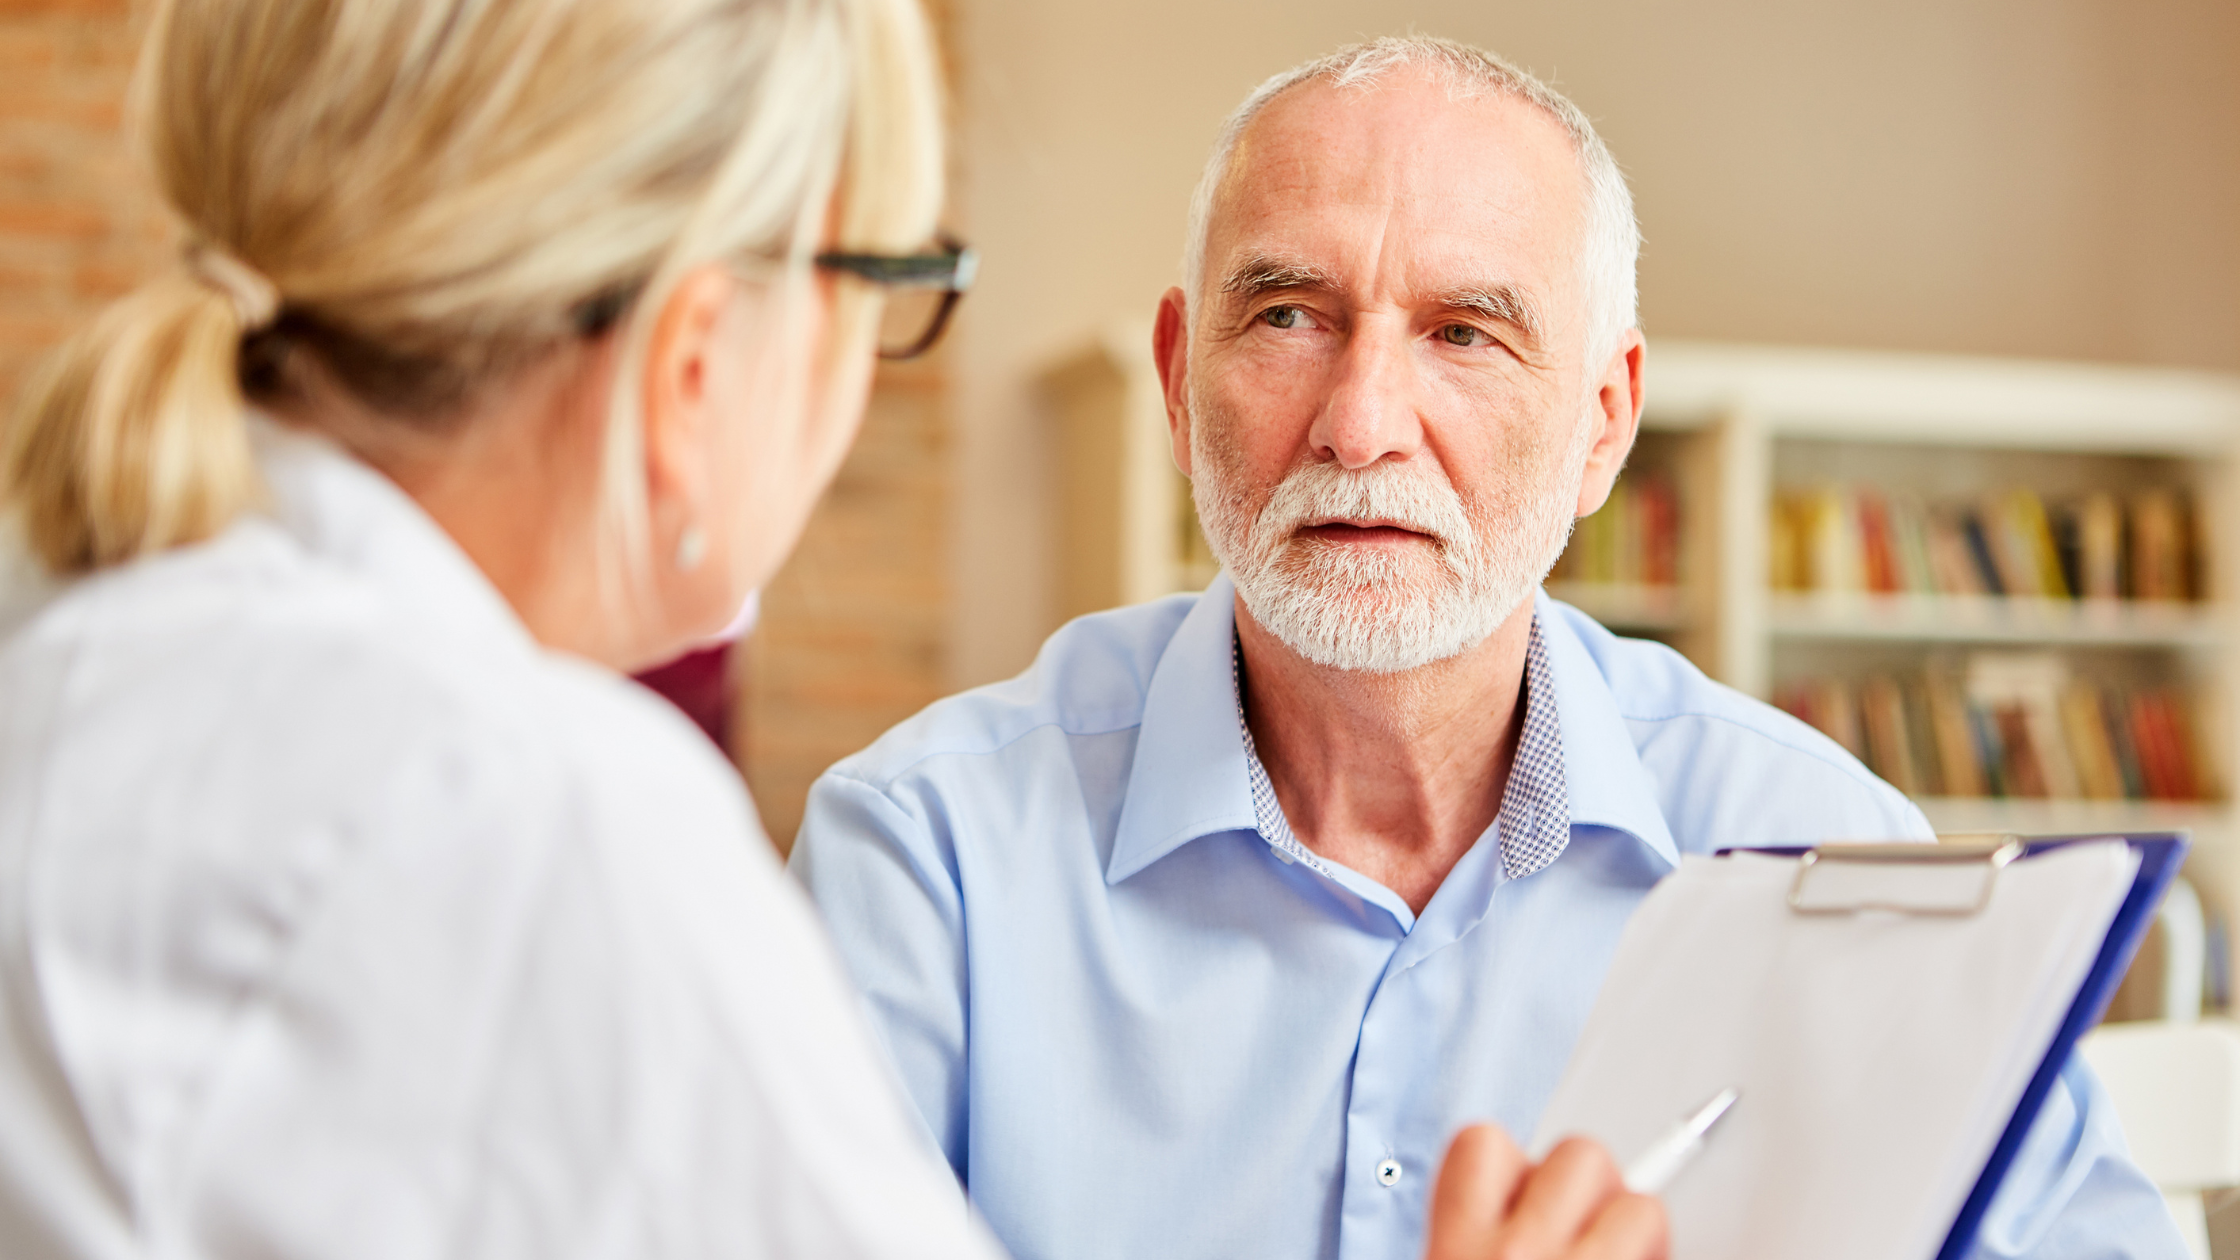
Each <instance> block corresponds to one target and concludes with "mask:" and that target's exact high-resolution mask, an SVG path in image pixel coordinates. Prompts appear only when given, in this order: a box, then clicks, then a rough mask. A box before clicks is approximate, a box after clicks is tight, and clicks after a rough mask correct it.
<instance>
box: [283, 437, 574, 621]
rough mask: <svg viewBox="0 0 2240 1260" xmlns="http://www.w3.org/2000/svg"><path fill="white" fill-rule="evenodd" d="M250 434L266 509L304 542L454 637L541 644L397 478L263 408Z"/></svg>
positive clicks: (419, 618)
mask: <svg viewBox="0 0 2240 1260" xmlns="http://www.w3.org/2000/svg"><path fill="white" fill-rule="evenodd" d="M249 437H250V442H251V445H252V448H253V449H254V450H255V452H256V458H257V467H258V470H259V472H261V473H262V474H263V476H264V482H265V489H266V491H267V502H266V513H267V514H268V515H269V516H270V517H271V518H272V520H273V521H274V522H275V523H277V524H278V525H279V526H280V528H281V529H282V530H284V531H286V532H287V533H288V534H289V535H290V536H291V537H293V538H294V539H295V540H296V541H297V542H298V543H299V544H301V545H302V546H303V548H304V549H305V550H306V551H309V552H310V553H311V554H313V555H315V556H317V557H319V558H320V559H321V560H323V561H326V562H328V563H330V564H334V565H336V566H338V567H340V568H342V569H345V570H348V571H349V572H351V573H353V574H355V575H356V576H358V577H360V578H362V579H364V580H366V581H368V582H370V583H371V584H373V585H374V586H375V587H377V588H378V589H379V590H380V591H381V593H382V594H383V595H384V596H385V597H387V598H388V599H389V600H390V601H392V602H393V604H394V606H396V607H398V608H401V609H403V610H405V612H406V615H407V616H408V617H409V618H410V619H411V620H412V622H413V623H414V624H416V625H419V626H422V627H425V628H427V629H429V630H431V631H433V632H435V633H437V634H441V635H445V636H447V637H449V638H451V639H452V640H454V641H455V642H457V643H460V644H465V643H474V642H480V643H486V644H494V645H498V646H500V647H502V648H508V649H524V650H530V651H534V650H536V647H537V644H536V640H535V638H534V637H533V636H532V635H531V634H530V633H529V628H528V627H527V626H525V625H523V624H522V622H521V618H520V617H519V616H518V615H516V614H515V612H514V610H513V606H512V605H511V604H508V603H507V602H506V600H505V597H504V596H503V595H501V594H499V593H498V589H497V588H496V587H495V586H492V585H491V584H490V579H489V578H488V577H487V576H485V575H484V574H483V572H482V570H481V569H480V568H478V567H476V565H475V563H474V561H473V560H472V559H470V558H469V557H468V556H467V553H466V552H464V551H461V550H460V549H459V544H458V543H457V542H456V541H454V540H453V539H452V537H451V535H449V534H447V533H445V532H444V530H443V527H442V526H440V525H438V524H436V522H435V520H434V519H433V518H431V517H430V516H429V515H428V514H427V512H426V511H424V510H422V508H421V507H420V505H419V504H418V503H416V502H414V501H413V499H412V496H410V495H408V494H406V493H405V492H404V491H403V490H402V489H400V488H399V487H398V486H397V484H396V483H395V482H392V481H390V480H389V479H388V478H387V477H384V476H382V475H381V474H380V473H379V472H376V471H375V470H374V469H373V468H371V467H369V466H368V465H366V464H365V463H363V462H361V461H359V460H358V459H356V458H355V457H353V456H352V455H350V454H349V453H348V452H347V451H345V450H343V448H342V447H341V446H340V445H338V444H336V443H335V442H334V441H333V440H332V439H330V438H327V437H326V436H324V435H322V434H318V433H313V432H310V431H308V430H305V429H300V428H296V427H293V426H288V425H282V424H280V423H279V422H277V421H274V420H272V419H269V418H267V417H264V416H259V415H252V416H251V418H250V423H249Z"/></svg>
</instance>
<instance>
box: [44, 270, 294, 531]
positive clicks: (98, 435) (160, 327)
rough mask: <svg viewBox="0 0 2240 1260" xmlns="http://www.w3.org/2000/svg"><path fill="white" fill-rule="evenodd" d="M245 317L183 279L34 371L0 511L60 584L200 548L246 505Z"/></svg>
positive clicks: (109, 314) (147, 291)
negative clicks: (61, 577)
mask: <svg viewBox="0 0 2240 1260" xmlns="http://www.w3.org/2000/svg"><path fill="white" fill-rule="evenodd" d="M252 313H253V312H252ZM244 315H245V313H244V311H243V310H242V309H241V303H240V302H239V301H238V300H237V299H236V298H235V297H234V296H232V295H231V294H229V293H227V292H223V291H221V290H220V289H219V288H217V287H215V286H213V285H211V284H209V283H208V282H206V281H205V280H202V279H200V278H197V277H196V276H195V275H194V273H193V272H192V271H190V270H189V268H188V267H186V266H182V267H180V268H178V269H177V270H175V271H173V272H171V273H168V274H166V275H163V276H161V277H159V278H158V279H156V280H155V281H153V282H151V283H149V284H147V285H144V286H142V287H141V288H140V289H139V290H137V291H135V292H133V293H132V294H130V295H128V296H126V297H125V298H124V299H123V300H121V301H119V302H117V303H116V304H115V305H114V306H111V307H110V308H109V309H108V310H107V311H104V312H103V313H102V314H101V316H100V317H99V318H98V319H97V320H96V321H95V322H94V323H93V325H92V326H91V327H89V328H87V329H85V330H84V331H82V332H80V333H79V334H78V335H77V336H75V337H73V338H71V340H70V341H68V342H67V343H65V344H64V345H63V346H62V348H61V349H60V350H58V351H57V352H55V353H54V354H53V355H52V356H50V357H49V358H48V359H47V360H46V361H45V362H44V363H42V364H41V365H40V366H39V368H38V369H37V370H36V371H35V373H34V374H33V376H32V378H31V379H30V381H29V382H28V383H27V385H26V387H25V389H24V391H23V394H22V395H21V397H20V398H19V399H18V401H17V404H16V408H15V414H14V415H13V416H12V417H11V418H10V421H9V424H8V426H7V428H6V430H5V431H4V432H0V504H5V505H6V506H7V507H8V509H10V510H11V511H12V512H13V513H15V514H16V516H17V518H18V520H17V524H18V525H19V527H20V528H21V529H22V531H23V536H24V537H25V539H26V540H27V541H28V542H29V544H30V546H31V549H32V550H33V552H34V553H35V554H36V555H37V556H38V557H39V559H40V560H41V561H42V562H44V563H45V565H46V566H47V568H48V569H49V570H50V571H51V572H54V573H57V574H73V573H83V572H85V571H87V570H90V569H96V568H100V567H103V566H105V565H112V564H121V563H123V562H124V561H127V560H130V559H133V558H135V557H137V556H141V555H145V554H148V553H149V552H153V551H160V550H162V549H164V548H167V547H176V546H181V545H184V544H187V543H192V542H199V541H201V540H202V539H205V538H208V537H210V536H211V535H213V534H215V533H217V532H218V531H219V530H221V529H223V528H225V526H226V525H227V524H228V523H230V522H231V521H232V520H233V519H234V517H236V516H237V515H239V514H240V513H241V511H242V510H243V509H244V508H246V507H247V506H248V505H249V502H250V500H251V498H252V496H253V495H254V494H255V492H256V485H257V478H256V470H255V468H254V466H253V464H252V462H251V459H250V455H249V433H248V423H247V419H246V413H245V411H244V404H243V401H242V397H241V386H240V381H239V378H238V369H237V361H238V358H239V353H240V347H241V338H242V334H243V332H244V331H245V319H244ZM267 317H268V318H269V315H268V316H267Z"/></svg>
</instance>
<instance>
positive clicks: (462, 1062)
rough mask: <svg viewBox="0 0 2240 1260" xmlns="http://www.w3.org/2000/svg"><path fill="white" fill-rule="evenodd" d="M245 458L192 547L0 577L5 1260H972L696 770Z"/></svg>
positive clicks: (337, 465)
mask: <svg viewBox="0 0 2240 1260" xmlns="http://www.w3.org/2000/svg"><path fill="white" fill-rule="evenodd" d="M255 427H256V433H257V441H258V447H259V453H260V460H261V461H262V464H263V467H264V470H265V474H266V479H267V482H268V483H269V487H270V490H271V496H272V507H271V510H270V512H269V513H268V514H260V515H258V516H254V517H251V518H248V519H245V520H243V521H242V522H240V523H238V524H236V525H235V526H234V527H232V528H231V529H229V530H228V531H227V532H226V533H225V534H224V535H222V536H221V537H219V538H218V539H216V540H214V541H212V542H210V543H207V544H204V545H200V546H195V547H189V548H183V549H180V550H177V551H174V552H171V553H168V554H165V555H160V556H156V557H154V558H151V559H147V560H143V561H140V562H138V563H135V564H131V565H128V566H125V567H123V568H121V569H118V570H114V571H109V572H104V573H101V574H97V575H95V576H92V577H89V578H85V579H83V580H80V581H76V582H73V583H69V584H60V585H58V584H55V583H51V582H46V581H43V580H41V579H40V578H38V577H37V576H36V575H35V574H34V573H33V572H32V571H31V570H30V569H29V568H28V567H27V565H26V564H25V563H24V561H23V559H22V553H21V549H20V547H19V548H13V549H9V548H6V547H5V546H4V545H0V551H5V552H6V553H7V555H5V556H0V1255H4V1256H7V1257H10V1258H11V1260H35V1258H44V1257H63V1256H69V1257H88V1258H91V1257H101V1258H104V1260H106V1258H109V1257H119V1258H121V1257H159V1256H160V1257H167V1258H168V1257H203V1256H210V1257H220V1256H224V1257H259V1258H262V1257H279V1256H286V1257H303V1258H307V1260H308V1258H323V1257H358V1256H363V1257H369V1258H371V1257H379V1258H381V1260H409V1258H413V1257H435V1256H458V1257H476V1258H478V1260H479V1258H484V1257H488V1258H491V1260H498V1258H502V1257H523V1258H525V1260H526V1258H530V1257H534V1258H536V1260H553V1258H557V1257H571V1256H583V1257H592V1256H598V1257H606V1256H613V1257H633V1258H636V1257H671V1256H674V1257H697V1256H710V1257H713V1256H724V1257H764V1256H772V1257H775V1256H803V1257H808V1256H815V1257H873V1256H911V1257H942V1256H960V1257H961V1256H975V1257H978V1256H985V1255H989V1254H992V1252H993V1247H992V1244H989V1243H987V1242H986V1241H985V1235H984V1233H983V1232H982V1231H981V1230H980V1229H979V1227H977V1226H976V1225H974V1224H972V1223H971V1222H970V1221H969V1220H968V1218H967V1215H966V1212H965V1209H964V1206H963V1200H962V1198H961V1196H960V1195H959V1193H958V1192H957V1188H956V1186H955V1183H954V1181H953V1180H952V1179H951V1178H950V1177H949V1176H948V1173H947V1171H946V1169H945V1168H944V1167H942V1166H941V1165H939V1164H938V1163H937V1162H936V1161H935V1160H934V1159H933V1157H932V1156H931V1154H930V1144H928V1143H927V1142H926V1140H925V1138H924V1136H923V1132H922V1130H921V1129H919V1128H918V1127H917V1126H915V1125H914V1123H913V1122H911V1121H909V1120H908V1119H906V1117H905V1113H904V1112H903V1111H902V1109H901V1107H900V1104H899V1102H898V1091H896V1090H895V1089H894V1087H893V1085H892V1083H891V1080H890V1079H889V1074H888V1072H887V1070H886V1068H885V1067H884V1065H883V1061H882V1060H881V1059H880V1058H879V1057H878V1055H877V1052H876V1051H875V1050H874V1049H873V1048H872V1043H871V1042H870V1040H869V1038H868V1035H867V1032H866V1029H865V1027H864V1026H863V1021H862V1019H861V1017H860V1013H859V1010H858V1008H857V1005H856V1000H855V999H854V998H853V997H852V996H851V995H850V991H849V990H848V989H847V987H846V985H845V982H844V981H843V979H842V976H841V972H840V970H839V968H838V966H837V965H836V963H835V961H834V959H833V957H832V954H831V951H830V949H829V947H828V945H827V943H826V941H825V939H824V938H823V936H822V934H821V930H820V929H819V927H818V925H817V923H816V922H815V920H814V918H813V917H812V914H811V912H810V911H809V910H808V908H807V907H806V904H805V902H804V901H803V899H802V898H801V897H800V896H799V895H797V893H796V892H795V889H794V888H793V886H792V885H791V883H790V882H789V881H787V880H786V879H785V878H784V876H783V874H782V873H781V871H780V870H779V868H778V866H777V864H776V862H775V860H774V858H773V855H772V854H771V853H770V851H769V847H768V845H767V844H765V843H764V841H763V837H762V834H761V831H760V829H759V827H758V825H757V823H756V821H755V818H754V814H753V812H752V810H751V808H750V806H749V803H748V800H747V797H746V794H745V792H744V791H743V790H742V789H741V787H740V785H739V783H738V780H737V776H736V775H734V774H733V773H732V772H731V770H730V768H729V767H728V766H726V765H725V764H724V763H723V761H722V759H721V758H720V757H719V756H718V755H717V754H716V752H715V751H714V749H712V748H711V747H709V746H708V744H707V743H706V741H705V740H704V739H703V738H702V737H701V736H700V735H699V734H698V733H697V732H696V731H695V730H694V729H693V728H692V727H691V726H690V725H689V724H687V723H686V722H685V720H684V719H683V718H682V717H681V716H680V715H678V714H676V713H674V712H671V711H670V710H669V709H668V708H667V706H666V705H665V704H664V703H662V702H661V701H659V700H657V699H655V698H654V697H652V696H651V695H649V694H647V693H645V692H643V691H641V690H640V689H638V688H637V687H635V686H634V685H632V684H630V683H628V682H625V681H623V680H621V679H618V678H615V677H613V676H611V675H609V674H606V673H604V672H601V671H599V670H596V669H593V668H591V667H589V666H587V665H584V664H580V663H577V662H574V661H571V660H569V659H567V658H564V657H561V656H558V655H555V654H552V653H549V652H546V651H544V650H542V649H541V648H540V647H539V646H538V645H537V644H536V643H535V642H534V641H533V640H532V639H531V638H530V637H529V635H528V633H527V631H526V630H525V629H524V628H523V626H522V625H521V624H520V622H519V621H518V620H517V619H516V618H515V617H514V615H513V613H512V611H511V609H510V608H509V607H508V606H507V605H506V604H505V603H504V601H503V600H502V599H501V598H500V597H499V595H498V594H497V592H496V591H495V590H494V589H493V588H492V587H491V586H490V585H489V583H488V582H487V581H486V580H485V579H484V578H483V576H482V575H481V573H480V572H479V571H478V570H477V569H475V568H474V566H473V565H472V564H471V563H470V562H469V561H468V560H467V558H466V557H465V555H464V554H463V553H461V552H460V551H459V550H458V548H457V547H456V546H455V545H454V544H453V543H452V542H451V540H450V539H449V538H448V537H447V536H446V535H445V534H443V533H442V531H441V530H440V529H439V528H438V527H437V526H436V525H435V524H434V523H433V522H432V521H431V520H429V519H428V517H426V516H425V515H424V514H423V513H421V512H420V510H419V509H418V507H417V506H416V505H415V504H413V503H412V501H411V500H410V499H409V498H408V497H406V496H405V495H404V494H402V493H401V492H400V491H399V490H397V488H396V487H395V486H393V485H392V484H391V483H389V482H388V481H386V480H385V479H383V478H382V477H380V476H379V475H378V474H376V473H374V472H373V471H372V470H371V469H369V468H367V467H366V466H364V465H362V464H360V463H357V462H356V461H354V460H352V459H350V458H349V457H347V456H346V455H344V454H343V453H342V452H341V451H340V450H339V449H337V448H335V447H334V446H332V445H330V444H328V443H326V442H325V441H323V440H320V439H317V438H314V437H310V436H306V435H302V434H298V433H291V432H287V431H283V430H281V429H280V428H279V427H278V426H275V425H272V424H270V423H268V422H264V421H258V422H257V423H256V426H255ZM11 556H12V559H11V558H9V557H11Z"/></svg>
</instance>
